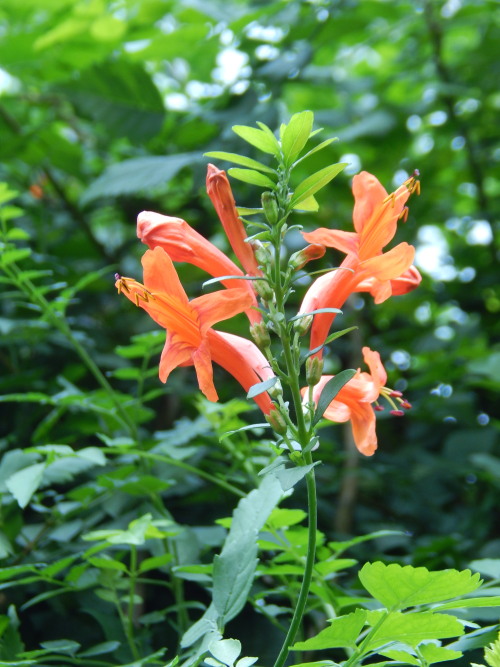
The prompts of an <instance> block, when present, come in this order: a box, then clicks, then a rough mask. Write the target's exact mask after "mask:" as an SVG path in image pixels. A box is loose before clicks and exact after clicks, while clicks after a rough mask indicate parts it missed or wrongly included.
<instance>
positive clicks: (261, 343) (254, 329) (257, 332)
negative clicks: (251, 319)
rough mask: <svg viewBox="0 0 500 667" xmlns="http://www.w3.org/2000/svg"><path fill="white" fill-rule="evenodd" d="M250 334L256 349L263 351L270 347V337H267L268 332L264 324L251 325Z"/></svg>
mask: <svg viewBox="0 0 500 667" xmlns="http://www.w3.org/2000/svg"><path fill="white" fill-rule="evenodd" d="M250 334H251V336H252V338H253V339H254V341H255V343H256V344H257V347H259V348H260V349H261V350H265V349H266V348H268V347H269V346H270V345H271V337H270V336H269V331H268V329H267V327H266V325H265V324H264V322H255V324H252V326H251V327H250Z"/></svg>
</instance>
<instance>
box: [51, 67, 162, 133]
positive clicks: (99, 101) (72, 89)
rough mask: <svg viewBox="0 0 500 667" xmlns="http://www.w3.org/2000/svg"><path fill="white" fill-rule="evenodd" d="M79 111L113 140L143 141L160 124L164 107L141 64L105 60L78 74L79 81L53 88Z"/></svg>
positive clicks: (158, 130)
mask: <svg viewBox="0 0 500 667" xmlns="http://www.w3.org/2000/svg"><path fill="white" fill-rule="evenodd" d="M56 90H57V91H58V92H63V93H64V94H65V95H66V96H67V98H68V99H69V100H70V102H72V103H73V104H74V105H75V107H76V109H77V110H78V112H79V113H80V114H81V115H83V116H89V117H90V118H92V119H93V120H95V121H97V122H100V123H102V124H103V125H104V126H105V128H106V131H107V132H109V133H110V134H111V135H112V136H114V137H127V138H128V139H129V140H131V141H133V142H143V141H147V140H148V139H151V138H152V137H154V136H156V135H157V134H158V133H159V132H160V130H161V128H162V125H163V120H164V116H165V107H164V104H163V99H162V97H161V95H160V93H159V91H158V89H157V88H156V86H155V84H154V83H153V80H152V78H151V76H150V75H149V74H148V73H147V72H146V70H145V69H144V67H143V66H142V64H139V63H132V62H130V61H126V60H123V59H121V60H116V61H113V60H107V61H106V62H104V63H99V64H98V65H94V66H93V67H91V68H89V69H87V70H85V71H83V72H79V75H78V78H75V79H74V81H70V82H68V83H64V84H60V85H59V86H57V87H56Z"/></svg>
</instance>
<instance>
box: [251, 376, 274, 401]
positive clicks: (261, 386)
mask: <svg viewBox="0 0 500 667" xmlns="http://www.w3.org/2000/svg"><path fill="white" fill-rule="evenodd" d="M277 381H278V378H277V377H272V378H269V379H268V380H264V381H263V382H257V384H254V385H252V386H251V387H250V389H249V390H248V393H247V398H254V397H255V396H259V394H263V393H264V392H265V391H268V389H271V387H274V385H275V384H276V382H277Z"/></svg>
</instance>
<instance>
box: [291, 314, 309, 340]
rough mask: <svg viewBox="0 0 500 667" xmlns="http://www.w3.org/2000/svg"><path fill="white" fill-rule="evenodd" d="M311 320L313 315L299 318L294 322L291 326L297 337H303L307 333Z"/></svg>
mask: <svg viewBox="0 0 500 667" xmlns="http://www.w3.org/2000/svg"><path fill="white" fill-rule="evenodd" d="M313 319H314V315H306V316H305V317H301V318H299V319H298V320H295V322H294V323H293V326H294V329H295V331H296V332H297V333H298V334H299V336H304V335H305V334H306V333H307V332H308V331H309V329H310V327H311V324H312V321H313Z"/></svg>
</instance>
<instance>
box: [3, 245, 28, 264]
mask: <svg viewBox="0 0 500 667" xmlns="http://www.w3.org/2000/svg"><path fill="white" fill-rule="evenodd" d="M30 255H31V249H30V248H12V249H10V250H4V251H3V252H2V253H1V254H0V264H1V265H2V266H8V265H9V264H13V263H14V262H20V261H22V260H23V259H26V257H29V256H30Z"/></svg>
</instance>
